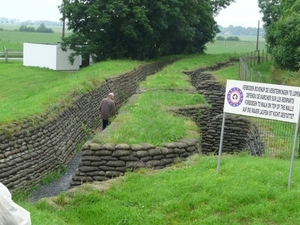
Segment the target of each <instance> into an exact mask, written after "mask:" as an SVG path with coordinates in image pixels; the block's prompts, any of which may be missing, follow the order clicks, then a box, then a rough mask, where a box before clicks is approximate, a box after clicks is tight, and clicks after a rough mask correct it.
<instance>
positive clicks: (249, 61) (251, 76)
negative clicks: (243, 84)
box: [239, 50, 272, 83]
mask: <svg viewBox="0 0 300 225" xmlns="http://www.w3.org/2000/svg"><path fill="white" fill-rule="evenodd" d="M270 60H271V57H270V56H269V55H268V53H267V52H265V51H264V50H262V51H260V50H258V51H254V52H251V53H248V54H247V55H244V56H242V57H240V70H239V76H240V79H241V80H244V81H252V82H262V83H271V81H272V76H262V74H261V73H260V72H258V71H254V70H253V69H252V68H251V66H253V65H258V64H260V63H263V62H268V61H270Z"/></svg>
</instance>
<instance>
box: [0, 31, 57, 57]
mask: <svg viewBox="0 0 300 225" xmlns="http://www.w3.org/2000/svg"><path fill="white" fill-rule="evenodd" d="M0 35H1V40H0V48H1V51H2V48H3V47H6V48H7V49H8V50H11V49H18V50H20V49H21V50H23V43H49V44H54V43H57V42H60V41H61V33H34V34H33V33H32V32H19V31H14V30H3V31H0ZM0 63H1V61H0Z"/></svg>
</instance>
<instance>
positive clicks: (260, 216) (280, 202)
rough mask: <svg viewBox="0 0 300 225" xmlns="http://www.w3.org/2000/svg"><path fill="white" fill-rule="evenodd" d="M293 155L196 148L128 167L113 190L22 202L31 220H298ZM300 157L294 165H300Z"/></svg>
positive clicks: (44, 224) (142, 223) (298, 180)
mask: <svg viewBox="0 0 300 225" xmlns="http://www.w3.org/2000/svg"><path fill="white" fill-rule="evenodd" d="M289 163H290V162H289V160H282V159H270V158H257V157H251V156H247V155H246V154H240V155H234V156H224V157H223V158H222V163H221V170H220V174H216V164H217V158H216V157H213V156H193V157H192V159H190V160H189V161H187V162H184V163H181V164H176V165H174V166H173V167H171V168H168V169H164V170H162V171H153V170H151V169H147V170H146V169H142V170H140V172H138V173H128V174H126V175H125V176H124V177H122V178H121V181H120V182H119V183H118V184H116V185H113V186H112V187H111V188H110V189H109V190H108V191H106V192H102V191H101V189H100V187H98V188H99V189H94V190H93V189H92V188H88V187H86V188H81V189H79V190H78V191H77V192H76V191H72V194H68V193H62V194H61V195H60V196H58V197H57V198H56V200H55V202H56V203H57V205H56V206H55V204H54V205H53V204H49V203H48V202H49V201H44V200H41V201H40V202H38V203H37V204H35V205H33V204H30V203H26V202H21V205H22V206H23V207H25V208H26V209H28V210H29V211H30V212H31V216H32V222H33V223H32V224H33V225H35V224H38V225H48V224H49V225H50V224H51V225H52V224H60V225H66V224H72V225H85V224H86V225H92V224H95V225H96V224H102V225H106V224H107V225H111V224H132V225H147V224H149V225H153V224H159V225H163V224H180V225H183V224H187V225H191V224H195V225H198V224H216V225H221V224H222V225H225V224H228V225H232V224H282V225H283V224H298V223H300V216H299V210H298V208H299V201H300V199H299V196H300V189H299V184H300V172H299V170H295V171H294V173H293V180H292V187H291V190H290V191H288V189H287V180H288V171H289ZM299 166H300V164H299V161H296V162H295V168H299Z"/></svg>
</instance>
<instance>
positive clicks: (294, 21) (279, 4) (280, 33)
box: [258, 0, 300, 71]
mask: <svg viewBox="0 0 300 225" xmlns="http://www.w3.org/2000/svg"><path fill="white" fill-rule="evenodd" d="M258 6H259V8H260V9H261V12H262V13H263V18H262V20H263V22H264V28H265V30H266V35H265V39H266V43H267V50H268V52H269V53H270V54H271V55H272V58H273V60H274V61H275V63H276V64H277V65H278V67H280V68H281V69H287V70H291V71H298V70H299V68H300V63H299V62H300V14H299V12H300V0H284V1H282V0H258Z"/></svg>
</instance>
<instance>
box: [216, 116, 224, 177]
mask: <svg viewBox="0 0 300 225" xmlns="http://www.w3.org/2000/svg"><path fill="white" fill-rule="evenodd" d="M225 115H226V113H225V112H223V120H222V128H221V129H222V130H221V137H220V145H219V156H218V166H217V174H219V173H220V164H221V154H222V144H223V136H224V125H225Z"/></svg>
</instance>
